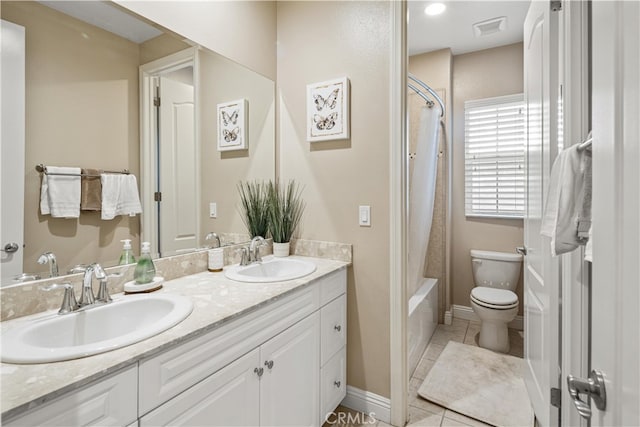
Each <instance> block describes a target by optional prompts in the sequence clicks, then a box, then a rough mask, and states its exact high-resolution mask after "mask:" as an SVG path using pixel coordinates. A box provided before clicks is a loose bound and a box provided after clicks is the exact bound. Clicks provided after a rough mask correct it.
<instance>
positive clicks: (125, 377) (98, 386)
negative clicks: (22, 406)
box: [2, 365, 138, 426]
mask: <svg viewBox="0 0 640 427" xmlns="http://www.w3.org/2000/svg"><path fill="white" fill-rule="evenodd" d="M137 395H138V368H137V365H135V366H132V367H130V368H127V369H126V370H124V371H121V372H120V373H118V374H115V375H113V376H111V377H107V378H104V379H100V380H97V383H94V384H93V385H90V386H88V387H85V388H83V389H80V390H77V391H72V392H70V393H67V394H65V395H64V396H62V397H60V398H58V399H55V400H53V401H52V402H51V403H49V404H45V405H42V406H40V407H38V409H36V410H34V411H32V412H29V413H27V414H26V415H23V416H21V417H19V418H15V419H13V420H9V421H8V422H7V421H5V420H2V421H3V423H2V424H3V425H7V426H88V425H91V426H126V425H128V424H131V423H133V422H134V421H136V419H137V418H138V405H137V402H136V401H137Z"/></svg>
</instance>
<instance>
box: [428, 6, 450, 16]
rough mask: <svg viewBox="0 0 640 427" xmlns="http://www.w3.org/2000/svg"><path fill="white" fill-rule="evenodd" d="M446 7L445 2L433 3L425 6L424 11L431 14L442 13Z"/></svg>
mask: <svg viewBox="0 0 640 427" xmlns="http://www.w3.org/2000/svg"><path fill="white" fill-rule="evenodd" d="M446 8H447V6H445V5H444V3H431V4H430V5H429V6H427V7H425V8H424V13H426V14H427V15H429V16H435V15H440V14H441V13H442V12H444V10H445V9H446Z"/></svg>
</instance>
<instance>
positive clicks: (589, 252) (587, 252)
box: [584, 227, 593, 262]
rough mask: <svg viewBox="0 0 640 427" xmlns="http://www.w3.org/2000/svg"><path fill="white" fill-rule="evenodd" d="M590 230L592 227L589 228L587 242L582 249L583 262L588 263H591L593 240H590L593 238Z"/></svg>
mask: <svg viewBox="0 0 640 427" xmlns="http://www.w3.org/2000/svg"><path fill="white" fill-rule="evenodd" d="M592 229H593V227H589V241H588V242H587V245H586V246H585V247H584V260H585V261H589V262H593V243H592V242H593V240H592V239H591V238H592V237H593V233H592Z"/></svg>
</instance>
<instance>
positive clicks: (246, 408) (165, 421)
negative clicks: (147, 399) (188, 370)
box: [140, 349, 260, 427]
mask: <svg viewBox="0 0 640 427" xmlns="http://www.w3.org/2000/svg"><path fill="white" fill-rule="evenodd" d="M259 356H260V351H259V349H255V350H253V351H251V352H249V353H247V354H245V355H244V356H242V357H241V358H239V359H238V360H236V361H235V362H233V363H231V364H230V365H228V366H227V367H225V368H223V369H221V370H219V371H218V372H216V373H215V374H213V375H211V376H209V377H208V378H206V379H204V380H203V381H201V382H200V383H198V384H196V385H194V386H193V387H191V388H190V389H188V390H187V391H185V392H183V393H181V394H179V395H177V396H176V397H174V398H173V399H171V400H169V401H168V402H167V403H165V404H164V405H162V406H160V407H158V408H157V409H155V410H153V411H151V412H150V413H148V414H147V415H145V416H144V417H142V418H141V419H140V427H144V426H161V425H162V426H166V425H171V426H256V425H258V423H259V421H260V419H259V413H258V410H259V399H260V396H259V394H258V393H259V390H260V387H259V384H258V383H259V377H258V375H257V374H256V373H255V372H254V370H255V369H256V368H257V367H258V366H259V365H258V364H259V363H260V357H259Z"/></svg>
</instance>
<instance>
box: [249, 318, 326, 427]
mask: <svg viewBox="0 0 640 427" xmlns="http://www.w3.org/2000/svg"><path fill="white" fill-rule="evenodd" d="M319 336H320V315H319V313H317V312H316V313H314V314H312V315H311V316H309V317H307V318H305V319H304V320H301V321H300V322H298V323H296V324H295V325H294V326H292V327H290V328H289V329H287V330H286V331H284V332H282V333H280V334H279V335H277V336H275V337H274V338H272V339H271V340H269V341H267V342H266V343H265V344H263V345H262V347H261V348H260V356H261V362H262V366H263V367H264V375H262V378H261V379H260V425H263V426H299V427H303V426H314V425H316V424H317V423H318V419H319V417H320V396H319V388H320V387H319V383H320V378H319V376H320V348H319V341H320V338H319Z"/></svg>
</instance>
